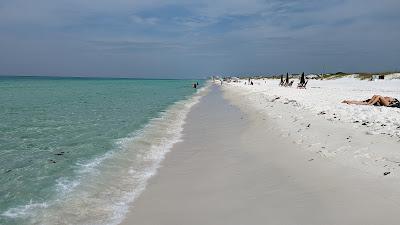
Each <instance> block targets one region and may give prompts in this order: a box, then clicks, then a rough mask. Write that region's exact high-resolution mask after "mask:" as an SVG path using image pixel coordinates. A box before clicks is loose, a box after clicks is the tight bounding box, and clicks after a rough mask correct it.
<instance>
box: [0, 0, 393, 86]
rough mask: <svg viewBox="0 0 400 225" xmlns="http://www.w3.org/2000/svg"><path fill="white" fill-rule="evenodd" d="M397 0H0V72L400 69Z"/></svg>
mask: <svg viewBox="0 0 400 225" xmlns="http://www.w3.org/2000/svg"><path fill="white" fill-rule="evenodd" d="M399 9H400V1H398V0H380V1H376V0H197V1H192V0H171V1H161V0H0V74H2V75H53V76H121V77H160V78H167V77H169V78H171V77H176V78H184V77H205V76H208V75H213V74H234V75H239V74H266V73H269V74H271V73H284V72H302V71H305V72H330V71H351V72H353V71H387V70H400V63H399V62H400V61H399V59H400V44H399V42H400V38H399V37H400V29H399V28H400V14H399V13H398V10H399Z"/></svg>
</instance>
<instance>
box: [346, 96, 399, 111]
mask: <svg viewBox="0 0 400 225" xmlns="http://www.w3.org/2000/svg"><path fill="white" fill-rule="evenodd" d="M342 103H346V104H353V105H374V106H387V107H396V108H400V101H399V100H397V99H396V98H392V97H388V96H381V95H374V96H372V98H370V99H367V100H364V101H356V100H344V101H343V102H342Z"/></svg>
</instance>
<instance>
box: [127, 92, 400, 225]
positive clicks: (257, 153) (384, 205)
mask: <svg viewBox="0 0 400 225" xmlns="http://www.w3.org/2000/svg"><path fill="white" fill-rule="evenodd" d="M236 103H237V102H230V101H228V100H225V99H224V98H223V97H222V92H221V90H220V89H219V87H217V86H213V87H212V88H211V91H210V92H209V94H208V95H206V96H205V97H203V99H202V100H201V101H200V103H199V104H197V105H196V106H194V107H193V109H192V111H191V112H190V113H189V115H188V117H187V123H186V124H185V126H184V136H183V140H184V141H183V142H180V143H177V144H176V145H175V146H174V147H173V149H172V151H171V152H170V153H169V154H168V155H167V157H166V159H165V160H164V162H163V163H162V167H161V168H160V169H159V171H158V174H157V175H156V176H155V177H153V178H152V179H151V180H150V181H149V184H148V185H147V188H146V190H145V191H144V192H143V193H142V195H141V196H140V197H139V198H138V199H137V200H136V201H135V202H134V204H133V206H132V207H131V212H130V213H129V214H128V215H127V218H126V219H125V221H124V222H123V224H140V225H145V224H151V225H158V224H159V225H161V224H162V225H168V224H171V225H178V224H285V225H289V224H293V225H299V224H305V225H310V224H363V225H365V224H371V225H372V224H398V219H397V215H398V212H399V211H400V201H399V199H400V198H399V197H400V195H399V191H397V190H396V189H397V185H396V184H397V183H396V182H395V181H392V180H388V179H385V177H377V176H371V175H370V174H368V173H365V172H363V171H360V170H357V169H354V168H351V167H346V166H342V165H338V164H335V163H333V162H330V161H327V160H325V161H324V160H318V159H317V158H315V155H314V154H311V153H309V152H305V151H301V149H299V148H298V147H297V146H295V145H293V144H291V143H292V142H291V141H290V140H289V139H288V138H284V137H282V135H281V134H280V133H277V132H276V130H274V129H272V126H274V123H272V121H271V120H270V119H269V118H266V117H265V116H264V114H260V113H258V112H257V111H254V110H252V109H246V108H243V107H242V108H241V110H239V108H238V107H237V106H236V105H239V104H236ZM239 106H240V105H239Z"/></svg>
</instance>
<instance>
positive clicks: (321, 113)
mask: <svg viewBox="0 0 400 225" xmlns="http://www.w3.org/2000/svg"><path fill="white" fill-rule="evenodd" d="M325 114H326V112H324V111H321V112H319V113H318V115H325Z"/></svg>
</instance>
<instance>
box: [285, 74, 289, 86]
mask: <svg viewBox="0 0 400 225" xmlns="http://www.w3.org/2000/svg"><path fill="white" fill-rule="evenodd" d="M286 83H287V84H288V83H289V73H286Z"/></svg>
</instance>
